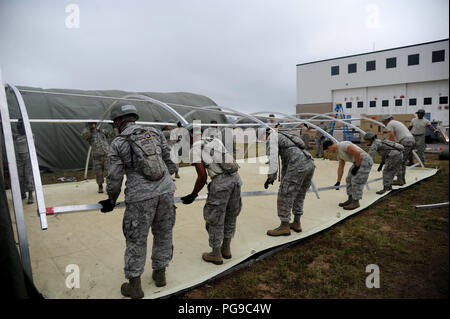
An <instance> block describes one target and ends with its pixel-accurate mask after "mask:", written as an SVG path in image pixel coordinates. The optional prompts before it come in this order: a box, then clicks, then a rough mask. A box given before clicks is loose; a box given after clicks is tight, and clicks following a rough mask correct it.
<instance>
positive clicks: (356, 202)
mask: <svg viewBox="0 0 450 319" xmlns="http://www.w3.org/2000/svg"><path fill="white" fill-rule="evenodd" d="M358 207H359V200H352V201H351V203H350V204H348V205H346V206H344V209H345V210H352V209H355V208H358Z"/></svg>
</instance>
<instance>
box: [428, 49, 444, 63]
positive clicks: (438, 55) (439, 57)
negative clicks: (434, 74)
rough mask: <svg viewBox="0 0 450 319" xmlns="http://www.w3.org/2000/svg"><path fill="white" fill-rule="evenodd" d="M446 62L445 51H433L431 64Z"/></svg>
mask: <svg viewBox="0 0 450 319" xmlns="http://www.w3.org/2000/svg"><path fill="white" fill-rule="evenodd" d="M442 61H445V50H439V51H433V53H432V56H431V62H433V63H434V62H442Z"/></svg>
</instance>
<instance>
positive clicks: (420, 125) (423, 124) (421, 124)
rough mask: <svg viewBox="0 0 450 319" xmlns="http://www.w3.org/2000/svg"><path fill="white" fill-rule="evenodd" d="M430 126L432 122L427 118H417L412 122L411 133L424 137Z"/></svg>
mask: <svg viewBox="0 0 450 319" xmlns="http://www.w3.org/2000/svg"><path fill="white" fill-rule="evenodd" d="M428 125H430V121H428V120H427V119H426V118H422V119H419V118H415V119H413V120H412V121H411V126H412V128H411V133H412V134H413V135H424V134H425V132H426V129H427V126H428Z"/></svg>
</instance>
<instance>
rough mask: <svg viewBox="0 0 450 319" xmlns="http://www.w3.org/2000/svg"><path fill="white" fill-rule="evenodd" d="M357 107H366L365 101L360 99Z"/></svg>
mask: <svg viewBox="0 0 450 319" xmlns="http://www.w3.org/2000/svg"><path fill="white" fill-rule="evenodd" d="M356 107H358V108H363V107H364V102H363V101H358V104H357V105H356Z"/></svg>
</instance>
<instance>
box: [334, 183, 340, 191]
mask: <svg viewBox="0 0 450 319" xmlns="http://www.w3.org/2000/svg"><path fill="white" fill-rule="evenodd" d="M339 185H341V182H336V184H334V186H336V190H339Z"/></svg>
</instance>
